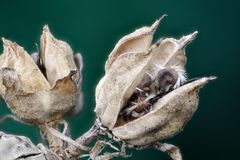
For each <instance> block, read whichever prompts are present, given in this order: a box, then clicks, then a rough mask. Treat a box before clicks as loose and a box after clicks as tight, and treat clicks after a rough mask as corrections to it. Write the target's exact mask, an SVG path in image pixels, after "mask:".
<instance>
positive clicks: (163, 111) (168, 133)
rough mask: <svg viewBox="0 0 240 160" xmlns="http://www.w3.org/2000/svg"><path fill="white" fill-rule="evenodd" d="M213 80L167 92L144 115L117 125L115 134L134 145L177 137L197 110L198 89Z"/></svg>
mask: <svg viewBox="0 0 240 160" xmlns="http://www.w3.org/2000/svg"><path fill="white" fill-rule="evenodd" d="M213 79H215V77H204V78H200V79H198V80H196V81H193V82H191V83H188V84H186V85H183V86H181V87H179V88H177V89H176V90H174V91H172V92H170V93H168V94H167V95H165V96H164V97H162V98H161V99H159V100H158V102H156V103H155V104H154V105H153V110H152V111H151V112H149V113H148V114H146V115H145V116H142V117H140V118H138V119H136V120H133V121H131V122H129V123H127V124H125V125H123V126H120V127H116V128H114V129H113V130H112V133H113V135H114V136H116V137H118V138H120V139H122V140H124V141H126V142H128V143H130V144H133V145H147V144H150V143H153V142H155V141H158V140H163V139H166V138H170V137H172V136H174V135H175V134H177V133H178V132H180V131H181V130H182V129H183V127H184V125H185V124H186V122H187V121H188V120H190V118H191V117H192V115H193V114H194V112H195V111H196V109H197V106H198V91H199V89H200V88H201V87H202V86H203V85H204V84H206V83H207V82H208V81H209V80H213Z"/></svg>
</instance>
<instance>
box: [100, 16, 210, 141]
mask: <svg viewBox="0 0 240 160" xmlns="http://www.w3.org/2000/svg"><path fill="white" fill-rule="evenodd" d="M161 19H162V18H161ZM161 19H160V20H161ZM160 20H157V21H156V22H155V23H154V24H153V25H152V26H150V27H143V28H141V29H138V30H136V31H135V32H133V33H131V34H129V35H127V36H125V37H123V38H122V39H121V40H120V41H119V42H118V43H117V45H116V47H115V48H114V49H113V51H112V53H111V54H110V56H109V58H108V60H107V62H106V66H105V75H104V77H103V78H102V79H101V80H100V82H99V84H98V85H97V87H96V95H95V96H96V108H95V112H96V114H97V117H98V118H99V120H100V121H101V124H102V125H103V126H105V127H107V128H108V129H109V130H111V133H112V134H113V135H114V136H116V137H118V138H119V139H121V140H123V141H125V142H127V143H129V144H133V145H147V144H151V143H153V142H156V141H158V140H162V139H166V138H169V137H172V136H174V135H175V134H177V133H178V132H179V131H181V130H182V128H183V127H184V125H185V124H186V122H187V121H188V120H189V119H190V118H191V117H192V115H193V114H194V112H195V111H196V109H197V106H198V91H199V89H200V88H201V87H202V86H203V85H204V84H206V83H207V82H208V81H209V80H212V79H214V77H204V78H199V79H196V80H193V81H188V80H187V78H186V75H185V67H184V66H185V64H186V56H185V47H186V45H187V44H189V43H190V42H191V41H192V40H193V39H194V38H195V36H196V34H197V32H194V33H192V34H190V35H187V36H183V37H182V38H180V39H174V38H164V39H160V40H159V41H157V42H156V43H155V44H153V45H151V43H152V38H153V34H154V31H155V30H156V28H157V26H158V24H159V23H160Z"/></svg>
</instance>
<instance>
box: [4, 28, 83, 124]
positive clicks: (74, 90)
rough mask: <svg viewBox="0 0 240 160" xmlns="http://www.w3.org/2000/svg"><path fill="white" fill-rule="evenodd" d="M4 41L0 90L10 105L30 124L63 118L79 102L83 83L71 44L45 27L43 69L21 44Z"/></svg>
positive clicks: (16, 113)
mask: <svg viewBox="0 0 240 160" xmlns="http://www.w3.org/2000/svg"><path fill="white" fill-rule="evenodd" d="M3 43H4V51H3V54H2V55H1V56H0V79H1V81H0V82H2V83H1V85H0V86H1V87H0V93H1V96H2V97H3V99H4V100H5V102H6V103H7V105H8V107H9V108H10V109H11V110H12V111H13V113H14V114H15V115H16V116H17V117H18V118H19V119H21V120H23V121H25V122H28V123H35V124H39V123H45V122H49V121H53V120H58V119H61V118H62V116H63V115H64V114H65V113H66V112H68V111H69V110H70V109H71V108H73V106H74V105H75V104H76V96H77V95H78V94H79V89H80V87H79V86H80V83H81V80H80V76H81V75H80V74H79V72H80V70H78V69H77V66H76V64H75V62H74V59H73V53H72V50H71V48H70V46H69V45H68V44H67V43H66V42H63V41H60V40H57V39H56V38H54V37H53V36H52V34H51V33H50V31H49V29H48V27H46V26H45V27H44V30H43V35H42V38H41V54H40V60H41V62H42V65H43V67H44V69H45V71H42V70H40V69H39V68H38V66H37V65H36V64H35V62H34V60H33V59H32V58H31V56H30V55H29V54H28V53H27V52H26V51H25V50H24V49H23V48H22V47H20V46H19V45H17V44H16V43H13V42H11V41H9V40H5V39H3ZM44 75H46V77H45V76H44Z"/></svg>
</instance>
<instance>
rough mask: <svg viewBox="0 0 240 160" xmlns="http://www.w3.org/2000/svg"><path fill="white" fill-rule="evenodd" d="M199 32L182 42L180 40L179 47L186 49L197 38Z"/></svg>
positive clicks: (187, 36)
mask: <svg viewBox="0 0 240 160" xmlns="http://www.w3.org/2000/svg"><path fill="white" fill-rule="evenodd" d="M197 34H198V31H195V32H193V33H191V34H189V35H186V36H183V37H182V38H181V39H180V40H179V45H180V48H184V47H186V46H187V45H188V44H189V43H191V42H192V41H193V40H194V39H195V38H196V36H197Z"/></svg>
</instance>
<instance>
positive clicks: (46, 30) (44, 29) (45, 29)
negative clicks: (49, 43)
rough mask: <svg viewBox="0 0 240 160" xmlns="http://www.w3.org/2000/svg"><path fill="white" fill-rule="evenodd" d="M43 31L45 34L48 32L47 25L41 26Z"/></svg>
mask: <svg viewBox="0 0 240 160" xmlns="http://www.w3.org/2000/svg"><path fill="white" fill-rule="evenodd" d="M43 31H45V32H49V27H48V25H47V24H45V25H44V26H43Z"/></svg>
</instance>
